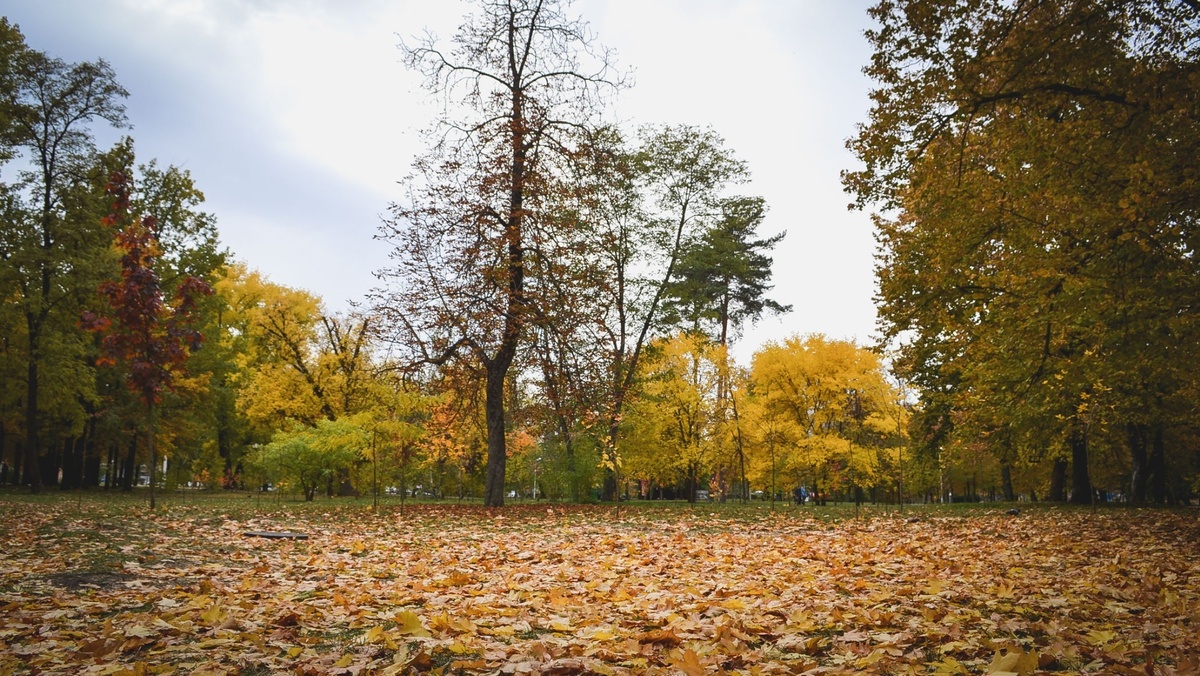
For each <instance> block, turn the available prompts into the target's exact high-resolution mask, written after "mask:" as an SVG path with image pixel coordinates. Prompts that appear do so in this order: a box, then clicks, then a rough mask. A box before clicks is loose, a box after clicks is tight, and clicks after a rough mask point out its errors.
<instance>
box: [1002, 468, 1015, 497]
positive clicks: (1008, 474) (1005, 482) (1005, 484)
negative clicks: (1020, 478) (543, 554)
mask: <svg viewBox="0 0 1200 676" xmlns="http://www.w3.org/2000/svg"><path fill="white" fill-rule="evenodd" d="M1000 482H1001V485H1002V489H1003V490H1004V499H1005V501H1007V502H1014V501H1016V499H1017V492H1016V491H1014V490H1013V482H1012V465H1010V464H1009V463H1007V462H1006V463H1002V464H1001V465H1000Z"/></svg>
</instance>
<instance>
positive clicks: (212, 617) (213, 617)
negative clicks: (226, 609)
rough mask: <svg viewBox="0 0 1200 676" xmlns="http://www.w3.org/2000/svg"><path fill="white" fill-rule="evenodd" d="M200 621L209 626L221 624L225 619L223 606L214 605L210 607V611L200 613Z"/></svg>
mask: <svg viewBox="0 0 1200 676" xmlns="http://www.w3.org/2000/svg"><path fill="white" fill-rule="evenodd" d="M200 619H202V620H204V621H205V622H207V623H208V624H221V622H223V621H224V619H225V613H223V612H222V611H221V604H220V603H214V604H212V605H211V606H209V607H208V610H206V611H204V612H203V613H200Z"/></svg>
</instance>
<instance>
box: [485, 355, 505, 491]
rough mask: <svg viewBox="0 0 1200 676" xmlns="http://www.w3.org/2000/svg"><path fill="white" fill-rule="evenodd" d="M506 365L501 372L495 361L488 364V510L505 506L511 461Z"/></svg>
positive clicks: (486, 486) (486, 390) (486, 488)
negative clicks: (505, 413) (505, 380)
mask: <svg viewBox="0 0 1200 676" xmlns="http://www.w3.org/2000/svg"><path fill="white" fill-rule="evenodd" d="M505 366H506V368H504V369H501V368H499V366H498V365H497V364H496V363H495V362H493V363H491V364H488V369H487V383H486V384H485V392H486V401H485V404H484V407H485V409H486V415H487V434H488V440H487V442H488V443H487V447H488V461H487V483H486V485H485V492H484V496H483V504H484V505H485V506H487V507H503V506H504V477H505V471H506V463H507V461H508V449H507V443H506V439H505V433H506V430H505V421H504V378H505V376H506V375H507V371H508V369H507V365H505Z"/></svg>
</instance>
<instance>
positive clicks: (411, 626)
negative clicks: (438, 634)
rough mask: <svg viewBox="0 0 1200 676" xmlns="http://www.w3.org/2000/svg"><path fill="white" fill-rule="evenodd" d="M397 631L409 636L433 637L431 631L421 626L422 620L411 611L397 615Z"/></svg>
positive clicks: (404, 611)
mask: <svg viewBox="0 0 1200 676" xmlns="http://www.w3.org/2000/svg"><path fill="white" fill-rule="evenodd" d="M395 620H396V625H397V626H396V631H397V632H399V633H401V634H405V635H407V636H420V637H422V638H428V637H430V636H432V634H430V633H429V630H428V629H426V628H425V626H424V625H422V624H421V618H420V616H418V615H417V614H416V613H414V612H413V611H411V610H402V611H400V612H399V613H397V614H396V617H395Z"/></svg>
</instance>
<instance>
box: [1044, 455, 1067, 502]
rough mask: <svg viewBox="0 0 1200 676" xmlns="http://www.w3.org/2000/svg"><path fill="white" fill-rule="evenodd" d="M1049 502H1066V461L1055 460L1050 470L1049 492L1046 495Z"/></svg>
mask: <svg viewBox="0 0 1200 676" xmlns="http://www.w3.org/2000/svg"><path fill="white" fill-rule="evenodd" d="M1046 499H1047V500H1049V501H1050V502H1066V501H1067V461H1066V460H1055V461H1054V466H1053V467H1052V468H1051V469H1050V490H1049V491H1048V492H1047V493H1046Z"/></svg>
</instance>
